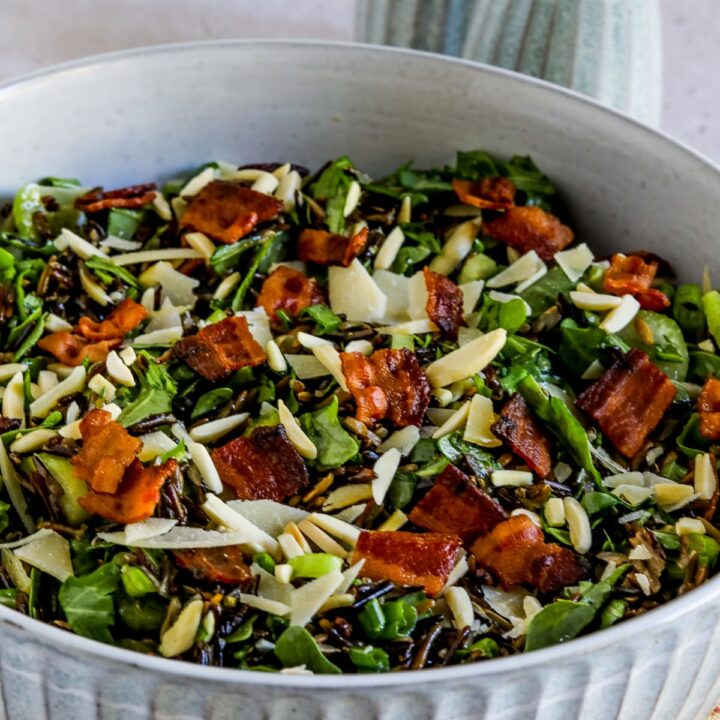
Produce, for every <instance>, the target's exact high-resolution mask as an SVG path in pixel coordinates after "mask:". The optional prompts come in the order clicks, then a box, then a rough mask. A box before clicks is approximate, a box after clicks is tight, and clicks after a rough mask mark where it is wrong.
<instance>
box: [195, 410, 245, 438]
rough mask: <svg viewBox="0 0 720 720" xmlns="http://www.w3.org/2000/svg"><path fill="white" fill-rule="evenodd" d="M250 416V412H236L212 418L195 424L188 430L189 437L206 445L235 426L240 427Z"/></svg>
mask: <svg viewBox="0 0 720 720" xmlns="http://www.w3.org/2000/svg"><path fill="white" fill-rule="evenodd" d="M249 416H250V413H246V412H244V413H238V414H237V415H228V416H226V417H224V418H220V419H219V420H212V421H210V422H207V423H203V424H202V425H196V426H195V427H194V428H192V429H191V430H190V437H191V438H192V439H193V440H195V441H196V442H199V443H202V444H203V445H207V444H208V443H211V442H215V441H216V440H219V439H220V438H221V437H222V436H223V435H227V434H228V433H229V432H232V431H233V430H234V429H235V428H237V427H240V425H242V424H243V423H244V422H245V421H246V420H247V419H248V417H249Z"/></svg>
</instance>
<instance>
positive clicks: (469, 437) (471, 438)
mask: <svg viewBox="0 0 720 720" xmlns="http://www.w3.org/2000/svg"><path fill="white" fill-rule="evenodd" d="M496 419H497V416H496V415H495V409H494V408H493V402H492V400H491V399H490V398H487V397H485V396H484V395H473V398H472V400H471V401H470V411H469V413H468V419H467V425H466V427H465V434H464V435H463V440H465V441H466V442H471V443H475V445H481V446H482V447H498V446H499V445H502V442H501V441H500V440H499V439H498V438H497V437H495V435H494V433H493V431H492V429H491V428H492V425H493V423H495V421H496Z"/></svg>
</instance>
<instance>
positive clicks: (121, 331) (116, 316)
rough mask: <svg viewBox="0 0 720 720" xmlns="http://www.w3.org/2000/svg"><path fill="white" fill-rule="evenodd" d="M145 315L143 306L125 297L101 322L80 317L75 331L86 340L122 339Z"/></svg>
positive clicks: (145, 311)
mask: <svg viewBox="0 0 720 720" xmlns="http://www.w3.org/2000/svg"><path fill="white" fill-rule="evenodd" d="M147 316H148V311H147V309H146V308H145V307H143V306H142V305H140V303H136V302H135V301H134V300H131V299H130V298H126V299H125V300H123V301H122V302H121V303H120V304H119V305H118V306H117V307H116V308H114V309H113V310H112V311H111V312H110V314H109V315H108V316H107V317H106V318H105V319H104V320H103V321H102V322H99V323H98V322H95V321H94V320H91V319H90V318H89V317H81V318H80V320H79V321H78V326H77V331H78V332H79V333H80V334H81V335H82V336H83V337H84V338H85V339H86V340H96V341H97V340H117V339H118V338H120V339H122V338H124V337H125V336H126V335H127V334H128V333H129V332H130V331H131V330H134V329H135V328H136V327H137V326H138V325H139V324H140V323H141V322H142V321H143V320H144V319H145V318H146V317H147Z"/></svg>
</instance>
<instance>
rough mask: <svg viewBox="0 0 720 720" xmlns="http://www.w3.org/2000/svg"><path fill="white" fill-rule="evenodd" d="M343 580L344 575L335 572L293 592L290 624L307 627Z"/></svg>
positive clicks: (337, 571)
mask: <svg viewBox="0 0 720 720" xmlns="http://www.w3.org/2000/svg"><path fill="white" fill-rule="evenodd" d="M343 580H344V578H343V574H342V573H341V572H340V571H339V570H333V571H331V572H329V573H327V574H326V575H323V576H322V577H319V578H317V579H316V580H313V581H311V582H309V583H307V584H306V585H302V586H300V587H299V588H296V589H295V590H293V593H292V596H291V599H290V607H291V611H290V624H291V625H299V626H300V627H304V626H305V625H307V624H308V623H309V622H310V621H311V620H312V619H313V617H315V615H316V614H317V612H318V610H319V609H320V607H321V606H322V605H323V603H324V602H325V601H326V600H327V599H328V598H329V597H330V596H331V595H332V594H333V593H334V592H335V591H336V590H337V589H338V588H339V587H340V585H341V584H342V582H343Z"/></svg>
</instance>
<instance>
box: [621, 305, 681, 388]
mask: <svg viewBox="0 0 720 720" xmlns="http://www.w3.org/2000/svg"><path fill="white" fill-rule="evenodd" d="M638 320H639V321H641V322H645V323H646V324H647V327H649V328H650V331H651V333H652V336H653V342H652V343H651V344H648V343H646V342H645V340H644V339H643V338H642V337H641V336H640V334H639V333H638V331H637V327H636V322H637V321H638ZM636 322H631V323H630V324H629V325H627V326H626V327H625V328H624V329H623V330H622V331H621V332H620V333H618V336H619V337H620V339H621V340H623V341H625V342H626V343H627V344H628V345H630V347H633V348H638V349H639V350H642V351H643V352H646V353H647V354H648V355H649V356H650V359H651V360H652V362H653V363H654V364H655V365H657V366H658V367H659V368H660V370H662V371H663V372H664V373H665V374H666V375H667V376H668V377H669V378H670V379H671V380H677V381H679V382H682V381H683V380H685V378H686V377H687V372H688V365H689V353H688V348H687V344H686V343H685V338H684V337H683V333H682V330H681V329H680V326H679V325H678V324H677V323H676V322H675V320H673V319H672V318H671V317H668V316H667V315H661V314H660V313H656V312H652V311H650V310H640V311H639V312H638V314H637V315H636Z"/></svg>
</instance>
